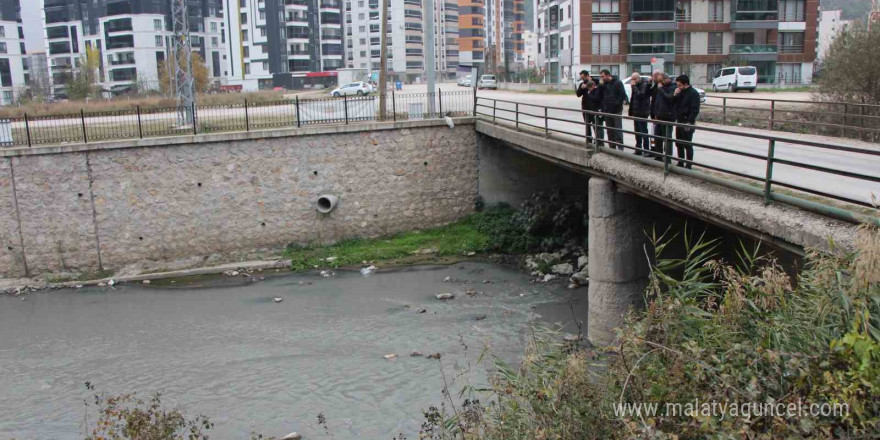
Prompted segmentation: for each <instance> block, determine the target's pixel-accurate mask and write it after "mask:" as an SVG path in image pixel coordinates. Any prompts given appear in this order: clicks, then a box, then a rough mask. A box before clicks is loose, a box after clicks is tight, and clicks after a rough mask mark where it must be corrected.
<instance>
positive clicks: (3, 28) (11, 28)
mask: <svg viewBox="0 0 880 440" xmlns="http://www.w3.org/2000/svg"><path fill="white" fill-rule="evenodd" d="M2 18H3V20H0V105H8V104H13V103H14V102H15V101H16V100H17V99H18V96H19V94H21V93H22V92H23V91H24V88H25V87H26V84H27V83H28V82H29V79H28V77H29V65H28V60H27V55H26V51H25V47H24V32H23V30H22V28H21V22H20V21H16V20H8V19H6V18H7V17H2Z"/></svg>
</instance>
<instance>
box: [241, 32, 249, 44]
mask: <svg viewBox="0 0 880 440" xmlns="http://www.w3.org/2000/svg"><path fill="white" fill-rule="evenodd" d="M241 41H248V30H247V29H242V31H241Z"/></svg>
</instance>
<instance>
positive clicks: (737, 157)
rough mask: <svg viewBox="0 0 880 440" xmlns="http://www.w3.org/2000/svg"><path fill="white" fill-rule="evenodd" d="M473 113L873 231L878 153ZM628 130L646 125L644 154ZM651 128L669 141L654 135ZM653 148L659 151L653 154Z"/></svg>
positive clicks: (705, 132)
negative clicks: (615, 135)
mask: <svg viewBox="0 0 880 440" xmlns="http://www.w3.org/2000/svg"><path fill="white" fill-rule="evenodd" d="M475 108H476V110H475V114H476V116H477V118H478V119H479V120H483V121H487V122H492V123H495V124H502V125H505V126H507V127H510V128H514V129H516V130H518V131H522V132H527V133H531V134H535V135H539V136H544V137H552V138H554V139H559V140H563V141H568V142H571V143H575V144H576V145H583V147H584V150H585V154H586V153H609V154H613V155H616V156H620V157H624V158H626V159H629V160H633V161H638V162H640V163H643V164H646V165H650V166H656V167H660V168H662V171H663V172H664V173H667V174H668V173H677V174H683V175H687V176H690V177H695V178H697V179H700V180H704V181H710V182H712V183H717V184H720V185H723V186H726V187H729V188H733V189H735V190H738V191H743V192H747V193H750V194H754V195H758V196H761V197H763V199H764V202H765V203H771V202H774V201H775V202H782V203H787V204H791V205H795V206H798V207H801V208H803V209H808V210H811V211H815V212H819V213H822V214H824V215H829V216H833V217H837V218H840V219H844V220H847V221H851V222H855V223H862V222H869V223H873V224H875V225H880V218H878V217H880V215H878V214H880V210H878V203H880V201H878V199H877V197H878V196H880V147H878V148H876V149H871V148H865V147H854V146H847V145H840V144H829V143H821V142H815V141H810V140H803V139H797V138H794V137H782V136H773V135H767V134H761V133H752V132H749V131H748V130H742V129H727V128H718V127H707V126H702V125H699V123H698V124H697V126H696V131H695V135H696V139H695V140H694V141H691V142H686V141H677V140H676V139H675V135H674V133H673V132H674V131H676V130H682V129H690V128H694V127H693V126H689V125H686V124H678V123H674V122H663V121H657V120H652V119H644V118H636V117H630V116H620V117H621V119H622V120H623V127H622V128H621V129H619V130H617V129H609V128H607V127H604V126H602V125H601V122H599V121H601V117H602V114H601V113H598V112H592V111H586V110H576V109H571V108H563V107H554V106H544V105H536V104H529V103H524V102H517V101H508V100H501V99H493V98H486V97H481V96H477V98H476V103H475ZM635 122H645V123H648V124H649V131H648V133H646V134H644V136H646V137H647V139H648V141H649V143H650V148H648V149H645V148H644V144H643V145H642V147H643V148H637V147H636V146H635V135H636V134H637V133H636V132H635V131H634V129H633V125H634V123H635ZM656 124H659V125H660V126H662V127H666V130H667V131H669V133H667V134H665V135H655V134H654V133H655V131H654V130H653V129H652V128H653V125H656ZM597 129H604V131H605V133H604V137H603V136H599V137H598V138H599V139H596V137H597V136H596V133H597ZM609 130H611V131H616V132H619V133H621V137H622V138H623V142H616V141H610V140H609V137H610V136H609ZM657 133H663V131H662V130H661V131H658V132H657ZM639 135H642V134H641V133H639ZM657 145H662V146H664V148H662V149H660V150H655V148H656V146H657ZM673 145H674V146H675V147H676V152H675V153H673V148H672V147H673ZM686 146H691V147H693V149H694V155H693V159H692V160H688V159H686V158H683V157H680V156H681V155H682V153H681V152H680V151H679V148H678V147H686ZM683 149H684V148H682V150H683ZM633 153H638V154H640V155H636V154H633Z"/></svg>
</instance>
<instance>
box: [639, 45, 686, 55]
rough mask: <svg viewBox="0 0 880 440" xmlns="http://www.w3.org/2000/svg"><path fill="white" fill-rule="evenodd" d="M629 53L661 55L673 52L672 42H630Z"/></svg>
mask: <svg viewBox="0 0 880 440" xmlns="http://www.w3.org/2000/svg"><path fill="white" fill-rule="evenodd" d="M629 53H631V54H637V55H663V54H674V53H675V45H674V44H632V45H630V47H629Z"/></svg>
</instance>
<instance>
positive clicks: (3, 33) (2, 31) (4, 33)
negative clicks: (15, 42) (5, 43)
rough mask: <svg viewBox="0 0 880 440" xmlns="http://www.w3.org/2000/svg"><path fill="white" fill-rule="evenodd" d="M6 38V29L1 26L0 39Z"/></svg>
mask: <svg viewBox="0 0 880 440" xmlns="http://www.w3.org/2000/svg"><path fill="white" fill-rule="evenodd" d="M5 36H6V27H4V26H0V37H5Z"/></svg>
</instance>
